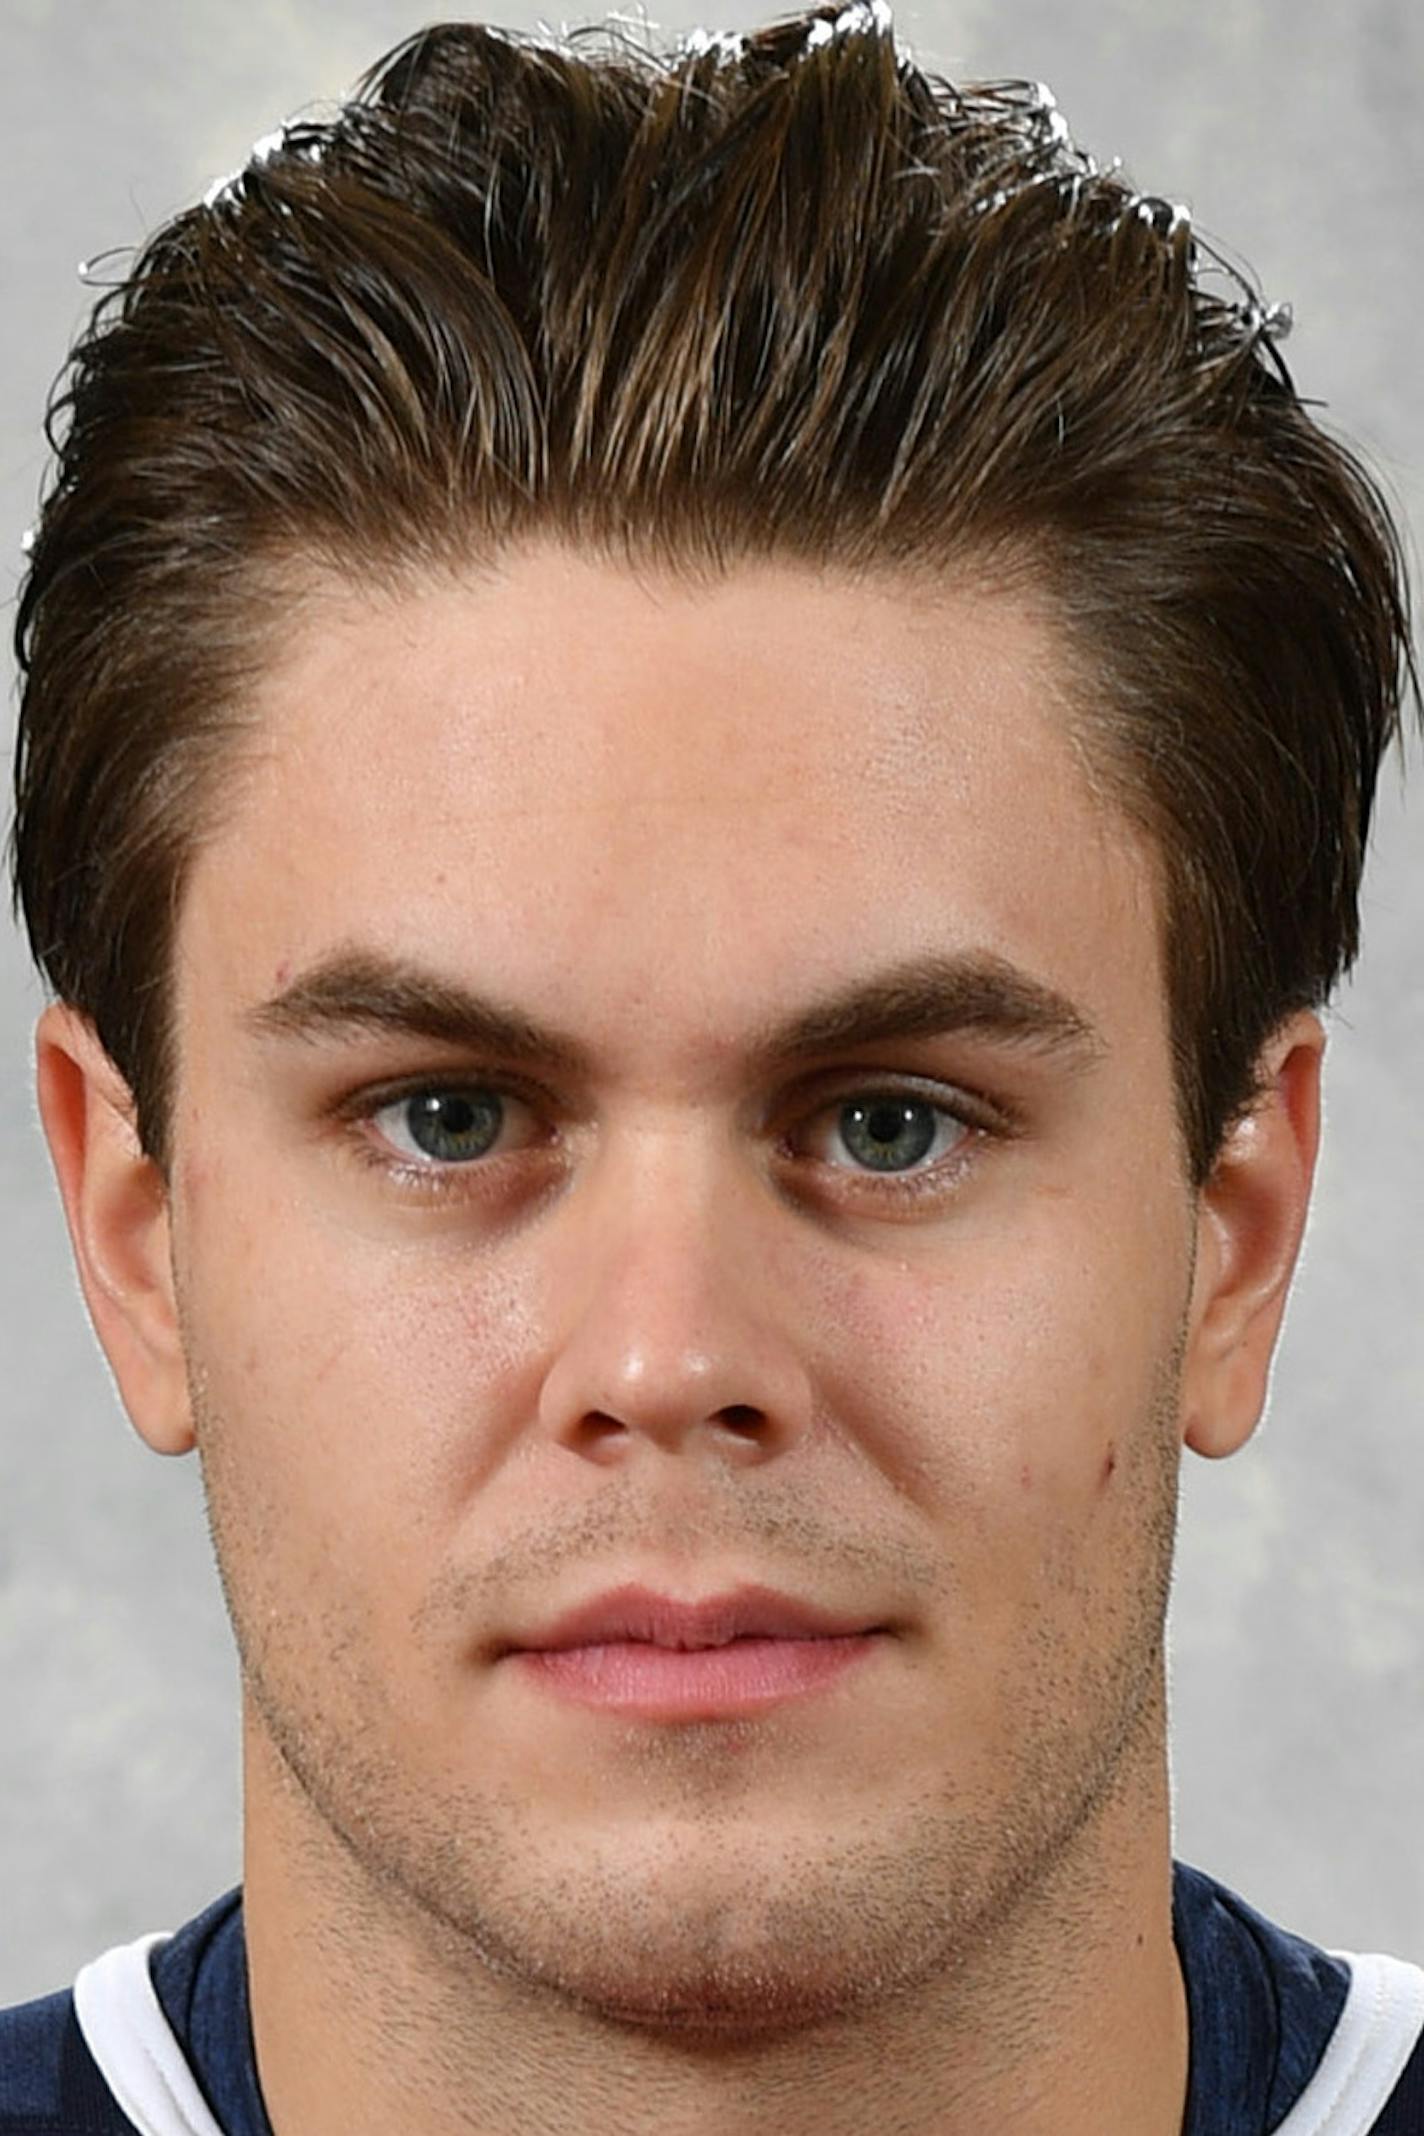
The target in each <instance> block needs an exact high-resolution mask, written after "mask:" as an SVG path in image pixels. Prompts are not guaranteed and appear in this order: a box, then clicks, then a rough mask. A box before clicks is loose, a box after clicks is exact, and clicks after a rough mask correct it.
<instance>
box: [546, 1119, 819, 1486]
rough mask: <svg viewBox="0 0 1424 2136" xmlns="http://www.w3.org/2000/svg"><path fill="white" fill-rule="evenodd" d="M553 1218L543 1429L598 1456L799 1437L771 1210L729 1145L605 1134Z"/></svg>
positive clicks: (793, 1338)
mask: <svg viewBox="0 0 1424 2136" xmlns="http://www.w3.org/2000/svg"><path fill="white" fill-rule="evenodd" d="M564 1215H565V1219H566V1222H567V1225H568V1229H567V1232H566V1235H565V1237H564V1239H563V1240H562V1241H561V1242H560V1251H559V1253H558V1255H557V1256H556V1258H555V1261H554V1263H553V1268H552V1274H551V1279H550V1280H551V1285H552V1291H553V1295H552V1296H551V1297H550V1299H549V1300H548V1306H549V1311H550V1316H551V1321H552V1324H553V1326H554V1328H555V1330H556V1336H555V1341H554V1345H553V1348H552V1352H551V1357H550V1363H549V1369H548V1371H547V1373H546V1375H545V1379H544V1383H543V1386H542V1389H541V1394H540V1404H539V1407H540V1422H541V1425H542V1427H543V1428H544V1430H546V1431H547V1432H549V1433H551V1434H554V1435H557V1436H558V1437H559V1438H561V1439H562V1440H563V1441H564V1443H566V1444H568V1445H571V1446H574V1447H576V1448H577V1449H578V1450H579V1451H581V1452H584V1453H587V1454H590V1455H594V1456H597V1457H598V1458H602V1459H605V1460H608V1459H613V1458H620V1457H626V1456H627V1455H628V1454H629V1453H631V1452H632V1451H633V1450H634V1448H635V1447H636V1445H637V1443H638V1442H639V1441H645V1442H655V1443H657V1444H658V1445H660V1446H661V1447H662V1448H664V1450H667V1451H674V1450H677V1449H679V1448H682V1447H684V1446H686V1445H687V1444H688V1443H689V1442H690V1441H691V1440H693V1439H696V1440H698V1441H700V1442H715V1443H716V1444H717V1445H718V1446H719V1447H721V1448H723V1449H724V1450H728V1449H731V1448H734V1447H735V1448H736V1449H738V1450H739V1451H741V1452H743V1453H744V1454H745V1453H753V1454H756V1455H760V1456H764V1455H766V1454H768V1453H772V1452H777V1451H781V1450H784V1449H785V1448H786V1447H787V1446H789V1445H791V1444H792V1443H794V1441H795V1440H797V1439H798V1438H799V1437H800V1436H801V1435H802V1434H803V1433H804V1431H805V1429H806V1427H807V1423H808V1420H809V1416H810V1408H811V1394H810V1376H809V1372H808V1368H807V1363H806V1360H805V1358H804V1356H803V1354H802V1351H801V1346H800V1343H799V1341H798V1338H797V1329H796V1326H795V1323H794V1318H793V1317H792V1316H790V1315H789V1314H788V1313H787V1311H786V1309H785V1306H784V1305H782V1304H779V1303H778V1301H777V1297H776V1291H775V1284H774V1282H772V1281H771V1280H770V1277H769V1269H768V1263H767V1254H766V1249H767V1248H768V1246H769V1232H770V1228H771V1225H772V1224H773V1223H774V1221H775V1217H776V1210H775V1207H774V1204H773V1202H772V1200H771V1198H770V1197H769V1196H768V1194H767V1192H766V1190H765V1188H764V1187H763V1186H762V1185H761V1184H760V1183H759V1182H758V1180H757V1179H756V1178H755V1176H754V1175H753V1173H752V1171H751V1168H750V1167H749V1166H746V1165H742V1164H739V1163H738V1159H737V1154H736V1151H735V1149H734V1148H733V1147H732V1146H731V1144H730V1139H729V1138H723V1137H722V1136H720V1135H719V1134H717V1133H716V1132H714V1131H713V1130H712V1129H711V1128H709V1127H706V1126H698V1127H688V1126H685V1125H677V1126H673V1125H668V1126H663V1127H659V1128H656V1129H648V1130H646V1131H644V1132H640V1133H638V1134H636V1135H634V1134H628V1135H626V1136H623V1137H619V1138H615V1139H613V1140H611V1141H610V1143H609V1144H608V1146H607V1147H605V1149H604V1150H603V1151H601V1152H600V1154H599V1157H598V1159H597V1160H595V1162H594V1164H593V1165H592V1166H591V1168H590V1172H589V1174H588V1175H587V1176H586V1177H585V1179H584V1180H582V1181H581V1182H580V1184H579V1189H578V1191H577V1192H576V1194H575V1195H574V1196H573V1197H571V1200H570V1203H569V1204H568V1205H567V1206H566V1209H565V1212H564Z"/></svg>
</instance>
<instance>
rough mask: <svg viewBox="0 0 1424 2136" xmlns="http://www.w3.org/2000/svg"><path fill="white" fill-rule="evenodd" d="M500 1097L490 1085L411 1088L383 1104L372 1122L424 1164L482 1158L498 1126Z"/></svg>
mask: <svg viewBox="0 0 1424 2136" xmlns="http://www.w3.org/2000/svg"><path fill="white" fill-rule="evenodd" d="M504 1116H505V1105H504V1100H503V1099H502V1098H501V1097H500V1096H499V1094H498V1093H497V1092H496V1091H493V1090H478V1089H474V1090H417V1091H413V1092H412V1093H411V1094H410V1096H409V1097H405V1098H399V1099H397V1100H396V1102H395V1103H394V1104H392V1105H384V1106H382V1108H381V1110H380V1111H379V1112H378V1113H376V1114H375V1115H374V1116H373V1117H374V1120H375V1123H376V1125H377V1126H379V1128H380V1129H381V1132H382V1133H383V1134H384V1135H385V1137H386V1139H387V1141H389V1142H390V1143H391V1144H392V1145H393V1146H394V1147H395V1148H396V1149H398V1150H399V1151H400V1152H401V1154H402V1156H405V1157H416V1158H419V1159H423V1160H424V1161H426V1162H428V1163H430V1164H441V1165H444V1164H469V1163H471V1162H473V1160H474V1159H476V1158H478V1157H487V1156H488V1155H489V1153H490V1151H491V1150H492V1149H493V1148H494V1146H495V1144H496V1143H497V1142H498V1140H499V1138H500V1134H501V1131H502V1129H503V1127H504Z"/></svg>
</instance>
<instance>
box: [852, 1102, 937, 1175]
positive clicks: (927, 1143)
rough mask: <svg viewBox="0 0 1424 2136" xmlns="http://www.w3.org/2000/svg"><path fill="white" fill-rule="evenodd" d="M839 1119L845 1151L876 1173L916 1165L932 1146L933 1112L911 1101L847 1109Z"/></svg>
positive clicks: (930, 1107)
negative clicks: (851, 1153) (841, 1124)
mask: <svg viewBox="0 0 1424 2136" xmlns="http://www.w3.org/2000/svg"><path fill="white" fill-rule="evenodd" d="M843 1117H844V1120H845V1123H846V1124H845V1127H844V1128H843V1130H842V1132H843V1133H844V1136H845V1141H846V1147H847V1148H848V1149H850V1150H851V1151H853V1152H854V1154H855V1155H856V1156H857V1157H858V1158H860V1160H861V1161H862V1163H864V1164H868V1165H869V1166H870V1167H871V1169H872V1170H873V1171H876V1172H895V1171H899V1170H902V1169H903V1168H904V1167H906V1166H908V1165H912V1164H918V1162H919V1160H920V1159H921V1158H922V1157H923V1156H924V1155H925V1153H926V1151H927V1150H929V1149H930V1148H931V1147H932V1145H933V1143H934V1138H935V1119H934V1108H933V1107H932V1106H929V1105H925V1104H922V1103H920V1102H917V1101H916V1100H913V1099H905V1098H877V1099H876V1101H875V1103H874V1104H873V1105H859V1104H857V1105H847V1106H846V1107H845V1110H844V1115H843Z"/></svg>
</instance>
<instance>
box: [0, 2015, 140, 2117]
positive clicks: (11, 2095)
mask: <svg viewBox="0 0 1424 2136" xmlns="http://www.w3.org/2000/svg"><path fill="white" fill-rule="evenodd" d="M0 2136H133V2130H132V2126H131V2124H130V2123H129V2122H128V2121H127V2119H126V2118H125V2117H124V2115H123V2114H121V2113H120V2111H119V2109H118V2107H117V2106H116V2105H115V2104H114V2099H113V2095H112V2094H111V2092H110V2091H109V2088H108V2086H107V2085H106V2084H105V2082H104V2080H103V2078H102V2077H101V2076H100V2074H99V2072H98V2070H97V2068H96V2067H95V2065H94V2061H93V2058H92V2056H91V2055H90V2053H89V2050H88V2048H87V2047H86V2046H85V2044H84V2038H83V2034H82V2033H81V2032H80V2030H79V2024H78V2020H77V2019H76V2017H75V2014H74V1997H73V1995H72V1994H71V1992H70V1991H69V1989H68V1988H66V1989H64V1990H63V1991H62V1992H60V1993H59V1994H56V1995H44V1996H41V1997H39V1998H38V2000H36V2001H34V2002H26V2003H16V2004H14V2005H13V2006H12V2007H11V2008H10V2009H8V2010H0Z"/></svg>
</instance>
